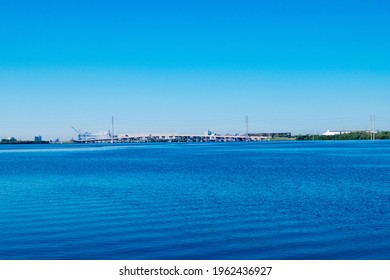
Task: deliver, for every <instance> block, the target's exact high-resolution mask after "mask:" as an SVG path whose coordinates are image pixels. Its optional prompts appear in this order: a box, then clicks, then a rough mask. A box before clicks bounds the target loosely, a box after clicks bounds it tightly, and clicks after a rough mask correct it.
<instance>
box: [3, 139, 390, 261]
mask: <svg viewBox="0 0 390 280" xmlns="http://www.w3.org/2000/svg"><path fill="white" fill-rule="evenodd" d="M389 210H390V142H388V141H374V142H369V141H367V142H366V141H359V142H355V141H346V142H260V143H192V144H190V143H161V144H128V145H115V146H107V145H106V146H105V145H0V259H390V211H389Z"/></svg>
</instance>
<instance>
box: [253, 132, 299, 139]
mask: <svg viewBox="0 0 390 280" xmlns="http://www.w3.org/2000/svg"><path fill="white" fill-rule="evenodd" d="M248 136H254V137H268V138H291V132H259V133H248Z"/></svg>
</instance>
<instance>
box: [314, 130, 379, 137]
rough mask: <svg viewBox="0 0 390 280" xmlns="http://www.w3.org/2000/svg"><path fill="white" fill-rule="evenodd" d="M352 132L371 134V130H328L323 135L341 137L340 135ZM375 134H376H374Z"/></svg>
mask: <svg viewBox="0 0 390 280" xmlns="http://www.w3.org/2000/svg"><path fill="white" fill-rule="evenodd" d="M352 132H368V133H371V131H370V130H364V129H349V130H327V131H326V132H325V133H323V134H322V135H324V136H333V135H340V134H348V133H352ZM374 133H375V132H374Z"/></svg>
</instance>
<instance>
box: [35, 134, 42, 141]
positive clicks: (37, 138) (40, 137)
mask: <svg viewBox="0 0 390 280" xmlns="http://www.w3.org/2000/svg"><path fill="white" fill-rule="evenodd" d="M34 141H35V142H42V136H40V135H38V136H35V137H34Z"/></svg>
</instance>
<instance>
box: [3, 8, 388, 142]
mask: <svg viewBox="0 0 390 280" xmlns="http://www.w3.org/2000/svg"><path fill="white" fill-rule="evenodd" d="M389 15H390V2H389V1H386V0H381V1H376V0H372V1H359V0H355V1H349V0H346V1H334V0H327V1H321V0H320V1H309V0H305V1H300V0H295V1H287V0H284V1H282V0H272V1H268V0H263V1H262V0H258V1H255V0H252V1H248V0H240V1H229V0H224V1H212V0H208V1H203V0H197V1H179V0H177V1H170V0H167V1H157V0H145V1H125V0H123V1H118V0H113V1H74V0H57V1H48V0H47V1H39V0H37V1H1V2H0V96H1V100H0V137H9V136H14V137H17V138H19V137H20V138H32V137H33V136H34V135H38V134H40V135H42V136H43V137H44V138H46V139H53V138H56V137H61V138H62V139H64V140H66V139H70V138H71V137H75V134H74V132H73V131H72V130H71V128H70V126H71V125H73V126H75V127H77V128H80V129H84V130H87V131H91V132H96V131H99V130H106V129H109V128H110V119H111V116H112V115H114V117H115V120H116V126H117V129H116V132H118V133H125V132H126V133H137V132H148V133H150V132H177V133H180V132H193V133H203V132H204V131H206V130H207V129H210V130H213V131H216V132H219V133H226V132H229V133H234V132H240V131H241V132H244V131H245V115H248V116H249V129H250V131H252V132H270V131H291V132H292V133H294V134H298V133H312V132H314V133H322V132H324V131H325V130H327V129H360V128H366V127H368V126H369V118H370V114H371V113H375V114H376V120H377V122H376V124H377V128H378V129H380V130H390V109H389V105H390V36H389V34H390V16H389Z"/></svg>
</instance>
